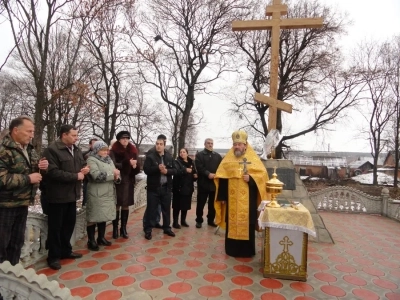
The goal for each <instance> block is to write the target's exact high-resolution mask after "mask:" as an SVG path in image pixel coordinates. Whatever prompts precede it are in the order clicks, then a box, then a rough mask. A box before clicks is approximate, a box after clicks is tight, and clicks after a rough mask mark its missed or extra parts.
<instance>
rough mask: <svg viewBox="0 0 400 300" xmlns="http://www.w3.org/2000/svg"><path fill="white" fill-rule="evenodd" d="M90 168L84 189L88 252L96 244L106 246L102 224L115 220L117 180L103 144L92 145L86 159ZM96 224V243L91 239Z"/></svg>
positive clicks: (116, 172) (105, 145) (118, 173)
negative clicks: (85, 193) (85, 188)
mask: <svg viewBox="0 0 400 300" xmlns="http://www.w3.org/2000/svg"><path fill="white" fill-rule="evenodd" d="M87 164H88V166H89V167H90V173H89V182H88V186H87V204H86V219H87V234H88V249H89V250H93V251H98V250H99V246H98V245H104V246H109V245H111V242H109V241H107V240H106V239H105V237H104V234H105V231H106V222H107V221H112V220H114V219H115V203H116V193H115V186H114V182H115V183H118V181H119V180H120V172H119V170H118V169H116V168H115V166H114V163H113V161H112V159H111V158H110V156H109V155H108V146H107V144H106V143H104V142H103V141H97V142H95V143H94V145H93V151H92V153H91V154H90V156H89V158H88V159H87ZM96 223H97V228H98V237H97V243H96V240H95V238H94V234H95V230H96Z"/></svg>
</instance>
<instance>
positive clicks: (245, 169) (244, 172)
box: [239, 157, 251, 175]
mask: <svg viewBox="0 0 400 300" xmlns="http://www.w3.org/2000/svg"><path fill="white" fill-rule="evenodd" d="M239 164H240V165H243V174H244V175H247V172H248V170H247V165H249V164H251V162H250V161H247V158H246V157H244V158H243V162H240V163H239Z"/></svg>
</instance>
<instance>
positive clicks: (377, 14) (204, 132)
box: [0, 0, 400, 152]
mask: <svg viewBox="0 0 400 300" xmlns="http://www.w3.org/2000/svg"><path fill="white" fill-rule="evenodd" d="M320 1H322V2H325V3H326V4H328V5H331V6H334V7H337V8H338V9H339V10H341V11H343V12H347V13H348V14H349V16H350V19H351V20H352V21H353V25H352V26H350V27H349V28H348V35H347V36H345V37H343V38H342V39H341V41H340V44H341V46H342V47H343V50H344V51H345V53H348V52H349V51H351V49H353V48H354V47H356V46H357V43H359V42H360V41H362V40H363V39H376V40H386V39H388V38H390V37H392V36H394V35H400V0H379V1H376V0H320ZM260 9H263V10H264V9H265V8H260ZM0 33H1V39H2V45H1V47H0V61H1V62H2V61H3V60H4V58H5V55H6V54H7V53H8V51H9V49H10V46H8V45H11V32H10V30H9V25H8V24H7V23H3V24H0ZM228 80H229V78H228ZM217 85H218V83H217ZM196 100H198V101H196V102H197V105H198V109H200V110H201V111H202V112H203V115H204V118H203V124H202V125H201V126H200V127H199V130H198V143H197V147H202V146H203V142H204V139H205V138H207V137H212V138H214V140H215V142H214V146H215V147H216V148H227V147H230V146H231V139H230V136H231V133H232V131H234V130H236V129H237V128H236V127H235V124H234V122H233V121H232V119H231V118H230V116H229V113H228V109H229V103H228V101H227V100H221V99H220V98H218V97H212V96H209V95H202V96H197V97H196ZM285 115H286V116H285V119H286V122H287V123H285V125H284V126H296V122H298V121H299V119H301V117H304V116H299V115H296V114H292V115H288V114H285ZM361 122H362V119H360V118H359V116H357V113H356V112H355V113H354V118H352V120H350V121H348V122H347V123H346V124H336V126H335V127H336V128H333V129H334V131H331V132H330V133H329V134H327V135H324V136H322V135H321V134H320V133H309V134H307V135H306V136H304V137H302V138H297V139H296V140H295V146H296V149H299V150H314V151H328V150H330V151H365V152H369V151H370V150H369V146H368V143H367V141H366V139H365V137H360V134H359V131H358V128H359V127H360V123H361ZM249 140H250V142H251V137H250V139H249Z"/></svg>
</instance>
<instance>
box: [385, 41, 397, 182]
mask: <svg viewBox="0 0 400 300" xmlns="http://www.w3.org/2000/svg"><path fill="white" fill-rule="evenodd" d="M384 55H385V56H386V60H385V61H386V64H387V67H388V73H389V75H390V77H389V93H390V94H392V97H391V98H392V101H393V109H394V113H393V114H392V115H391V118H390V124H389V130H388V132H387V137H386V140H387V142H388V146H389V147H390V148H391V149H392V150H393V151H392V152H393V154H394V160H395V167H394V181H393V184H394V186H395V187H397V184H398V176H397V174H398V171H399V159H400V153H399V152H400V140H399V139H400V137H399V133H400V36H395V37H394V38H393V39H391V40H390V41H389V42H388V51H387V52H386V53H384Z"/></svg>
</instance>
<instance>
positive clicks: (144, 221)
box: [143, 205, 161, 228]
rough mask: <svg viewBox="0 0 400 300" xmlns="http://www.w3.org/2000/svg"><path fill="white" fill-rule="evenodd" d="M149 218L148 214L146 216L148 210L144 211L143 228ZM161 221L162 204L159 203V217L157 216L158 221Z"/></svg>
mask: <svg viewBox="0 0 400 300" xmlns="http://www.w3.org/2000/svg"><path fill="white" fill-rule="evenodd" d="M146 220H147V216H146V211H145V212H144V215H143V228H144V224H145V223H146ZM160 222H161V205H157V217H156V223H160Z"/></svg>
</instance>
